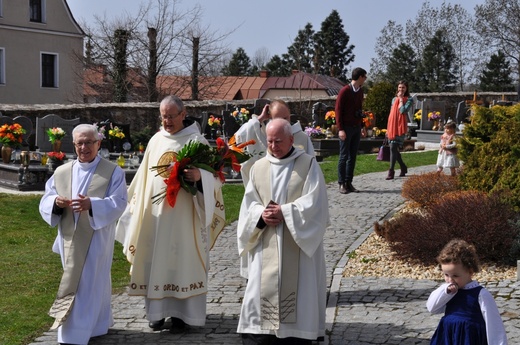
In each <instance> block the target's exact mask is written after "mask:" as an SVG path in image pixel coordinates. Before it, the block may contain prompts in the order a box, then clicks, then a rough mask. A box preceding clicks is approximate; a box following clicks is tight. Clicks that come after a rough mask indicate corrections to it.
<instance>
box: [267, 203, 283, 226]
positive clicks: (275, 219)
mask: <svg viewBox="0 0 520 345" xmlns="http://www.w3.org/2000/svg"><path fill="white" fill-rule="evenodd" d="M262 219H263V220H264V222H265V224H267V225H268V226H276V225H278V224H280V223H281V222H283V213H282V207H281V206H280V205H274V204H269V205H267V207H266V208H265V209H264V211H263V212H262Z"/></svg>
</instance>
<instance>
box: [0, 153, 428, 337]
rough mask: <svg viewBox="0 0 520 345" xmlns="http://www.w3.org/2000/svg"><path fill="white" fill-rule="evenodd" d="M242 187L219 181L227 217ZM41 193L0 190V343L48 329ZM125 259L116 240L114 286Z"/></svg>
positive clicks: (51, 293) (369, 158) (55, 265)
mask: <svg viewBox="0 0 520 345" xmlns="http://www.w3.org/2000/svg"><path fill="white" fill-rule="evenodd" d="M404 155H405V158H404V159H405V161H406V163H407V164H408V166H409V167H414V166H421V165H429V164H434V163H435V161H436V158H437V152H436V151H425V152H413V153H404ZM336 165H337V156H333V157H328V158H326V159H325V160H324V161H323V162H322V163H321V167H322V170H323V172H324V175H325V179H326V181H327V182H332V181H335V180H337V172H336ZM387 169H388V163H387V162H378V161H376V158H375V155H360V156H358V162H357V166H356V174H363V173H369V172H376V171H384V170H387ZM243 193H244V188H243V186H242V184H228V185H224V187H223V194H224V202H225V204H226V220H227V222H228V223H230V222H232V221H234V220H236V219H237V217H238V211H239V208H240V202H241V200H242V195H243ZM39 201H40V196H37V195H26V196H22V195H12V194H2V193H0V205H2V206H1V213H0V248H1V252H2V260H0V282H1V284H0V344H5V345H11V344H12V345H15V344H28V343H30V342H32V341H33V340H34V339H35V338H36V337H37V336H39V335H41V334H42V333H43V332H45V331H47V330H48V329H49V327H50V326H51V324H52V321H53V320H52V319H51V318H50V317H49V316H47V311H48V309H49V307H50V305H51V304H52V301H53V300H54V297H55V295H56V291H57V287H58V284H59V280H60V278H61V272H62V269H61V264H60V260H59V256H58V255H57V254H54V253H53V252H52V251H51V247H52V243H53V241H54V238H55V236H56V232H57V230H56V229H55V228H50V227H49V226H48V225H47V224H46V223H45V222H43V220H42V219H41V217H40V214H39V212H38V204H39ZM128 269H129V266H128V263H127V262H126V259H125V258H124V257H123V255H122V251H121V245H120V244H119V243H116V249H115V256H114V264H113V266H112V279H113V287H114V290H115V291H116V292H117V291H122V290H123V289H124V287H125V286H126V284H127V283H128V280H129V278H128Z"/></svg>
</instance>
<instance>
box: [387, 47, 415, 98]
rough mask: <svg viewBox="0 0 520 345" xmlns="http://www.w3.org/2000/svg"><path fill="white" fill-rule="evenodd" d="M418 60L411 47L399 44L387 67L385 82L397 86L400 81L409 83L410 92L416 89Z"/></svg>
mask: <svg viewBox="0 0 520 345" xmlns="http://www.w3.org/2000/svg"><path fill="white" fill-rule="evenodd" d="M416 68H417V58H416V55H415V52H414V50H413V48H412V47H411V46H409V45H408V44H405V43H401V44H399V46H398V47H397V48H395V49H394V50H393V51H392V55H391V56H390V58H389V60H388V66H387V67H386V73H385V80H386V81H388V82H390V83H391V84H392V85H395V86H397V83H399V81H400V80H403V79H404V80H406V81H408V86H409V88H410V90H415V88H416V80H415V79H416V77H415V73H416Z"/></svg>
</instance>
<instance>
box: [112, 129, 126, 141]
mask: <svg viewBox="0 0 520 345" xmlns="http://www.w3.org/2000/svg"><path fill="white" fill-rule="evenodd" d="M108 137H109V138H110V139H124V137H125V133H123V130H122V129H121V128H119V127H117V126H115V127H114V128H111V129H109V130H108Z"/></svg>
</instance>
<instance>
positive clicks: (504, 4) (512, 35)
mask: <svg viewBox="0 0 520 345" xmlns="http://www.w3.org/2000/svg"><path fill="white" fill-rule="evenodd" d="M475 17H476V20H475V27H476V30H477V32H479V34H480V36H481V43H482V44H483V45H485V46H487V47H492V48H494V50H495V51H502V52H503V53H504V54H505V56H506V57H507V58H508V59H510V60H511V62H512V67H513V68H514V69H515V71H516V73H517V77H519V78H520V28H519V23H520V2H519V1H518V0H486V2H485V3H484V4H483V5H477V6H476V8H475ZM488 58H489V57H488Z"/></svg>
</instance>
